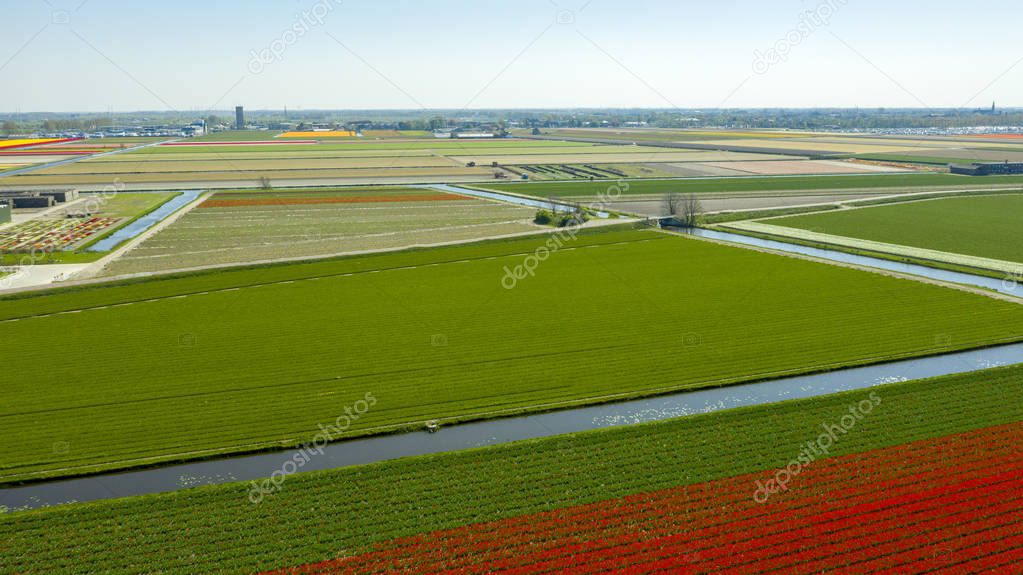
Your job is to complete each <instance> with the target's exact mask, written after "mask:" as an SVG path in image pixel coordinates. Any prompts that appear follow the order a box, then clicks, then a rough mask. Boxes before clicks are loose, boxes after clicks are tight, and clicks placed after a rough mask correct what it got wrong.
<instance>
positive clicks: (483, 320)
mask: <svg viewBox="0 0 1023 575" xmlns="http://www.w3.org/2000/svg"><path fill="white" fill-rule="evenodd" d="M543 241H544V240H543V239H542V238H541V239H520V240H515V241H504V242H492V243H486V244H480V245H476V246H464V247H449V248H442V249H436V250H428V251H412V252H405V253H396V254H388V255H378V256H368V257H357V258H347V259H340V260H337V261H333V262H321V263H318V264H297V265H290V266H279V267H276V268H265V269H254V270H247V271H238V272H232V273H230V274H223V273H221V274H207V275H205V276H204V275H199V276H195V277H191V278H190V277H185V278H180V279H168V280H159V281H150V282H144V283H138V284H129V285H125V286H122V287H111V288H101V289H92V290H85V291H82V292H80V293H73V292H72V293H67V294H54V295H42V296H37V297H34V298H28V299H24V298H23V299H19V300H10V301H0V317H6V318H11V319H14V318H21V319H18V321H7V322H4V323H0V336H2V337H3V338H4V339H5V340H9V341H19V342H22V344H23V345H24V351H23V353H20V354H19V355H18V356H16V357H12V358H10V359H8V361H7V362H6V367H5V370H6V373H7V374H9V376H10V381H11V384H9V385H8V389H7V396H6V397H7V403H6V404H5V407H4V411H3V412H0V433H3V434H4V436H5V437H6V438H7V440H6V448H5V458H4V468H3V470H2V478H0V479H2V480H6V481H12V480H16V479H23V478H29V477H41V476H46V475H66V474H73V473H80V472H83V471H86V470H96V469H104V468H123V467H131V466H135V465H138V464H139V463H141V462H156V461H161V460H169V459H174V460H176V459H188V458H190V457H195V456H199V455H203V454H206V455H209V454H213V453H223V452H232V451H240V450H251V449H255V448H258V447H271V446H276V447H279V446H282V445H289V444H298V443H301V442H303V441H306V440H308V439H309V438H310V437H311V435H312V434H314V433H315V432H316V430H317V425H318V424H319V423H322V422H324V421H333V420H334V419H335V418H336V417H337V415H338V413H339V410H342V409H343V408H344V406H345V405H351V403H352V402H353V401H355V400H356V399H357V398H361V397H363V395H364V394H365V393H367V392H372V393H373V394H374V395H375V396H376V397H377V398H378V405H377V406H376V407H374V409H373V410H372V411H371V412H370V413H368V414H366V416H365V417H363V418H361V419H360V420H359V421H358V422H357V424H356V425H353V426H352V428H351V430H350V432H351V433H374V432H380V431H385V430H395V429H407V428H420V427H421V426H422V425H423V422H424V421H427V420H431V419H439V420H442V421H445V422H453V421H458V420H462V419H466V418H480V417H492V416H496V415H502V414H505V415H506V414H510V413H516V412H520V411H530V410H535V409H549V408H551V407H553V406H568V405H573V404H579V403H590V402H594V401H604V400H607V399H611V398H625V397H631V396H640V395H647V394H653V393H662V392H665V391H667V390H678V389H686V388H698V387H703V386H708V385H723V384H727V383H730V382H738V381H746V380H750V379H762V378H768V377H777V376H781V375H784V374H792V373H800V372H809V371H815V370H821V369H835V368H838V367H841V366H846V365H853V364H863V363H872V362H878V361H884V360H890V359H894V358H898V357H906V356H915V355H922V354H933V353H941V352H947V351H951V350H954V349H961V348H969V347H975V346H981V345H988V344H992V343H996V342H1007V341H1015V340H1018V339H1020V337H1021V334H1023V306H1021V305H1019V304H1017V303H1010V302H1007V301H999V300H995V299H992V298H988V297H984V296H982V295H976V294H970V293H965V292H960V291H956V290H950V289H947V288H943V287H938V286H933V285H926V284H922V283H917V282H914V281H910V280H903V279H895V278H891V277H885V276H881V275H877V274H873V273H867V272H862V271H857V270H852V269H846V268H838V267H833V266H828V265H823V264H818V263H814V262H808V261H804V260H799V259H794V258H789V257H782V256H775V255H768V254H763V253H758V252H753V251H748V250H744V249H738V248H732V247H725V246H721V245H716V244H713V243H707V242H703V241H697V240H691V239H684V238H680V237H677V236H669V235H665V234H660V233H655V232H605V233H584V234H581V235H579V237H578V238H577V239H576V240H575V241H574V242H570V245H566V246H565V248H566V249H563V250H561V251H559V252H558V253H556V254H554V255H552V256H551V257H550V259H549V261H547V262H545V263H544V264H543V265H542V267H540V268H538V269H536V270H535V271H536V273H535V276H529V275H524V277H523V279H522V280H520V281H518V282H517V283H516V282H514V281H512V282H509V281H508V280H507V279H506V276H507V275H508V274H513V275H518V274H516V272H514V271H512V270H515V269H517V268H518V267H519V266H523V265H528V261H529V260H527V259H525V258H526V256H527V255H528V254H530V253H533V252H534V251H535V250H536V249H537V248H538V247H539V246H542V245H544V244H543ZM587 246H595V249H585V248H586V247H587ZM572 248H576V249H572ZM666 261H674V262H680V263H684V265H665V264H664V262H666ZM735 270H743V274H742V276H741V277H739V276H737V275H736V272H735ZM693 276H696V277H700V278H701V281H700V282H693V281H689V278H691V277H693ZM270 278H275V279H273V280H271V279H270ZM267 282H272V283H267ZM509 284H510V285H509ZM510 288H511V289H510ZM182 296H184V297H182ZM118 304H128V305H118ZM83 308H84V311H81V313H58V314H54V315H50V314H53V313H54V312H58V311H64V312H68V311H75V310H81V309H83ZM90 308H95V309H90ZM33 310H34V311H33ZM795 310H798V313H796V311H795ZM26 314H28V315H26ZM34 315H38V316H39V317H33V316H34ZM609 323H611V324H614V325H615V326H617V329H616V330H615V331H607V330H603V329H601V328H602V326H606V325H608V324H609ZM552 326H557V327H558V329H550V328H551V327H552ZM97 330H100V331H102V333H103V334H104V337H103V345H101V346H95V347H93V348H91V349H90V352H89V353H88V354H85V355H83V356H82V357H79V358H77V359H76V360H75V361H69V362H65V363H52V364H49V365H48V367H47V369H46V370H45V371H39V370H38V365H39V363H40V361H42V359H43V357H48V356H49V355H50V354H52V349H54V348H62V346H70V345H73V344H74V342H79V341H83V340H85V339H88V338H89V337H90V334H94V333H96V332H97ZM665 358H668V359H667V360H666V359H665ZM666 361H667V362H668V363H665V362H666ZM596 366H599V367H596ZM666 370H668V372H669V373H670V374H671V375H670V377H666V376H665V373H666ZM580 373H585V374H586V376H585V377H582V376H580ZM30 374H32V375H30ZM40 386H43V387H45V388H46V389H49V390H51V391H52V393H50V394H46V395H40V394H39V393H38V389H39V388H40ZM55 418H59V420H60V422H61V424H60V426H57V427H53V428H47V429H52V431H50V432H47V433H38V432H37V430H38V429H39V424H38V422H39V421H48V420H54V419H55ZM33 422H36V423H33ZM55 441H67V442H70V443H72V444H73V445H74V446H75V447H74V449H73V450H71V451H69V452H67V453H62V454H54V455H51V456H48V457H47V458H45V459H44V460H40V459H39V457H38V454H39V453H41V452H47V453H49V452H50V451H52V449H51V446H52V444H53V443H54V442H55Z"/></svg>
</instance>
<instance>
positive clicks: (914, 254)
mask: <svg viewBox="0 0 1023 575" xmlns="http://www.w3.org/2000/svg"><path fill="white" fill-rule="evenodd" d="M858 209H866V208H858ZM720 227H722V228H725V229H733V230H740V231H747V232H754V233H762V234H768V235H771V236H776V237H790V238H794V239H797V240H803V241H810V242H815V243H820V244H826V245H835V246H840V247H847V248H853V249H864V250H868V251H873V252H879V253H883V254H888V255H894V256H905V257H910V258H916V259H923V260H931V261H936V262H942V263H947V264H953V265H961V266H966V267H972V268H978V269H984V270H989V271H995V272H1002V273H1005V274H1018V273H1020V272H1021V271H1023V263H1015V262H1010V261H1006V260H996V259H991V258H984V257H979V256H969V255H963V254H956V253H952V252H943V251H938V250H931V249H926V248H915V247H912V246H903V245H899V244H890V243H885V242H876V241H872V240H862V239H859V238H851V237H848V236H838V235H832V234H825V233H821V232H813V231H809V230H803V229H800V228H789V227H786V226H776V225H773V224H768V223H763V222H761V221H746V222H728V223H726V224H722V225H721V226H720Z"/></svg>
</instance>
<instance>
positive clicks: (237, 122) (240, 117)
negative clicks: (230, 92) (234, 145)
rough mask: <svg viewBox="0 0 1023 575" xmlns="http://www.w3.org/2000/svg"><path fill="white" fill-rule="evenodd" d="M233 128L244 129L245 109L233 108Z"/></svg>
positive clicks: (242, 107) (240, 107)
mask: <svg viewBox="0 0 1023 575" xmlns="http://www.w3.org/2000/svg"><path fill="white" fill-rule="evenodd" d="M234 127H235V128H236V129H238V130H244V129H245V107H244V106H235V107H234Z"/></svg>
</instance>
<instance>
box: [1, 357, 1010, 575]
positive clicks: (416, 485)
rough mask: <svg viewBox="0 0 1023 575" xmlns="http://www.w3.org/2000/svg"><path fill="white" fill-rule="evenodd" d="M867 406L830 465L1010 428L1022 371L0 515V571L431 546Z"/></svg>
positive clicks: (711, 466)
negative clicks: (258, 495)
mask: <svg viewBox="0 0 1023 575" xmlns="http://www.w3.org/2000/svg"><path fill="white" fill-rule="evenodd" d="M871 391H873V392H874V393H876V394H877V396H878V397H880V398H881V400H882V402H881V405H880V406H879V407H878V408H877V409H876V410H874V411H873V412H872V413H871V414H870V415H869V416H867V417H866V418H864V419H863V420H862V421H861V422H860V423H858V424H857V425H856V428H855V431H854V432H853V433H850V434H848V435H847V436H844V437H842V439H841V441H839V442H837V443H836V444H835V445H834V446H833V449H832V450H831V452H830V456H831V457H838V456H844V455H850V454H855V453H862V452H865V451H869V450H872V449H879V448H885V447H890V446H894V445H900V444H904V443H909V442H914V441H920V440H927V439H932V438H936V437H943V436H947V435H951V434H955V433H962V432H968V431H972V430H976V429H981V428H984V427H989V426H995V425H1002V424H1007V423H1013V422H1017V421H1019V420H1020V413H1021V412H1023V368H1020V367H1011V368H999V369H996V370H991V371H986V372H978V373H974V374H969V375H961V376H951V377H944V378H937V379H932V380H923V381H916V382H909V383H896V384H890V385H886V386H882V387H877V388H874V389H873V390H863V391H854V392H847V393H842V394H835V395H830V396H824V397H819V398H813V399H808V400H796V401H789V402H784V403H780V404H773V405H769V406H761V407H751V408H743V409H736V410H730V411H723V412H718V413H712V414H706V415H696V416H691V417H686V418H681V419H675V420H671V421H666V422H658V423H652V424H643V425H634V426H628V427H621V428H617V429H611V430H604V431H593V432H587V433H580V434H575V435H568V436H560V437H554V438H548V439H541V440H533V441H523V442H518V443H513V444H508V445H503V446H496V447H487V448H481V449H474V450H466V451H460V452H456V453H450V454H443V455H434V456H423V457H414V458H406V459H401V460H396V461H390V462H383V463H377V464H372V465H366V466H359V467H352V468H348V469H343V470H337V471H325V472H312V473H303V474H298V475H295V476H292V477H291V478H289V479H288V480H287V482H286V483H285V484H284V489H283V491H281V492H280V493H276V494H273V495H271V496H268V497H266V498H265V499H264V500H263V502H262V503H261V504H259V505H253V504H251V503H250V502H249V500H248V490H249V484H247V483H245V484H242V483H235V484H225V485H220V486H214V487H204V488H199V489H193V490H187V491H181V492H178V493H173V494H166V495H155V496H146V497H137V498H130V499H122V500H116V501H106V502H97V503H86V504H79V505H74V506H68V507H58V508H52V509H43V510H38V511H29V512H23V513H16V514H11V515H6V516H4V515H0V571H2V572H4V573H25V574H34V573H44V572H45V573H53V572H62V573H73V574H78V573H81V574H85V573H98V572H103V573H111V574H121V573H124V574H128V573H139V572H149V573H157V572H158V573H167V574H178V573H180V574H188V575H190V574H193V573H254V572H258V571H262V570H269V569H274V568H280V567H287V566H292V565H299V564H304V563H312V562H318V561H325V560H329V559H334V558H336V557H339V556H344V555H349V554H355V553H359V552H365V551H369V550H372V549H373V548H374V545H375V544H379V543H382V542H385V541H388V540H391V539H396V538H399V537H407V536H413V535H417V534H420V533H425V532H429V531H434V530H440V529H450V528H455V527H460V526H465V525H469V524H474V523H478V522H484V521H493V520H497V519H501V518H508V517H515V516H519V515H524V514H530V513H539V512H544V511H550V510H557V509H564V508H568V507H572V506H577V505H583V504H589V503H594V502H597V501H604V500H607V499H611V498H616V497H624V496H628V495H634V494H640V493H650V492H654V491H657V490H661V489H668V488H672V487H677V486H684V485H693V484H698V483H702V482H707V481H712V480H716V479H721V478H724V477H730V476H733V475H737V474H744V473H755V472H761V471H767V470H773V469H778V468H780V467H782V466H784V465H785V464H786V463H788V462H789V461H790V460H791V458H792V457H793V456H794V455H795V454H797V453H799V452H800V451H801V450H802V449H804V448H805V444H806V441H808V440H809V439H811V438H814V437H817V435H818V434H819V433H820V426H821V425H822V423H827V422H833V421H838V420H839V418H841V417H842V416H843V415H848V413H849V406H850V405H852V404H854V403H856V402H859V401H861V400H863V399H865V398H867V397H869V394H870V392H871ZM270 471H272V470H267V472H268V474H269V472H270ZM865 472H868V470H865ZM754 488H755V487H754V485H753V484H752V483H751V485H750V492H751V494H752V492H753V490H754Z"/></svg>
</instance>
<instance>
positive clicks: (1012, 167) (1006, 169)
mask: <svg viewBox="0 0 1023 575" xmlns="http://www.w3.org/2000/svg"><path fill="white" fill-rule="evenodd" d="M949 170H950V171H951V172H952V173H953V174H959V175H961V176H996V175H997V176H1005V175H1009V174H1023V162H1000V163H985V164H969V165H966V164H952V165H950V166H949Z"/></svg>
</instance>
